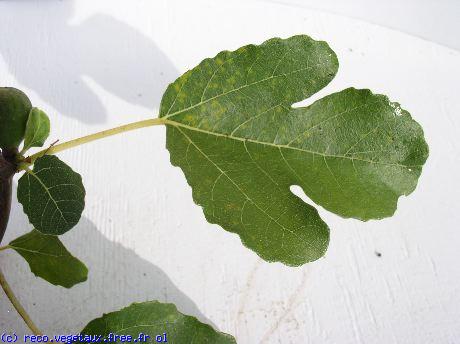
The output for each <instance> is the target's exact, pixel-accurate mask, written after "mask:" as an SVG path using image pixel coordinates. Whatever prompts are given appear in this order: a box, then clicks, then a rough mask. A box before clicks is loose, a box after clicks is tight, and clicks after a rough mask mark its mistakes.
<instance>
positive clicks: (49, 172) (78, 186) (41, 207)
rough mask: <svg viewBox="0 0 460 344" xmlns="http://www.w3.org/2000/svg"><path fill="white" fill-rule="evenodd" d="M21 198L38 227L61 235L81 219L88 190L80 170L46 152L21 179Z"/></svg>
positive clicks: (45, 231) (19, 184)
mask: <svg viewBox="0 0 460 344" xmlns="http://www.w3.org/2000/svg"><path fill="white" fill-rule="evenodd" d="M18 200H19V202H21V203H22V205H23V208H24V212H25V213H26V214H27V216H28V217H29V221H30V223H32V225H33V226H34V227H35V229H37V230H38V231H40V232H42V233H43V234H52V235H60V234H63V233H65V232H67V231H68V230H70V229H71V228H72V227H74V226H75V225H76V224H77V223H78V221H79V220H80V217H81V213H82V212H83V209H84V207H85V189H84V187H83V183H82V180H81V176H80V175H79V174H78V173H76V172H74V171H73V170H72V169H71V168H70V167H69V166H68V165H66V164H65V163H64V162H62V161H61V160H59V159H58V158H57V157H55V156H51V155H45V156H43V157H41V158H39V159H37V160H36V161H35V165H34V169H33V171H28V172H27V173H25V174H24V175H23V176H22V177H21V178H20V179H19V183H18Z"/></svg>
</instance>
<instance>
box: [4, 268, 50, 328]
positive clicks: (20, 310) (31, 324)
mask: <svg viewBox="0 0 460 344" xmlns="http://www.w3.org/2000/svg"><path fill="white" fill-rule="evenodd" d="M0 285H1V286H2V288H3V291H4V292H5V294H6V296H7V297H8V299H9V300H10V301H11V304H12V305H13V306H14V308H15V309H16V310H17V311H18V313H19V315H20V316H21V318H22V319H23V320H24V322H25V323H26V325H27V327H29V329H30V330H31V331H32V333H33V334H35V335H37V336H42V335H43V334H42V332H41V331H40V330H39V329H38V327H37V326H36V325H35V324H34V322H33V321H32V319H31V318H30V316H29V314H27V312H26V310H25V309H24V307H22V305H21V304H20V303H19V301H18V299H17V298H16V296H14V294H13V291H12V290H11V288H10V286H9V284H8V282H7V281H6V279H5V276H4V275H3V272H2V270H1V269H0Z"/></svg>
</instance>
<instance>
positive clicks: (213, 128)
mask: <svg viewBox="0 0 460 344" xmlns="http://www.w3.org/2000/svg"><path fill="white" fill-rule="evenodd" d="M273 44H275V45H273ZM280 46H284V48H285V53H284V54H282V56H284V57H285V56H289V54H290V52H293V54H294V55H293V56H294V57H292V58H291V59H289V58H278V59H274V61H272V62H270V59H273V56H279V47H280ZM249 47H251V48H250V49H249V48H247V47H243V48H240V49H238V50H237V51H235V52H222V53H220V54H218V55H217V56H216V57H215V58H214V59H206V60H204V61H203V62H202V63H201V64H200V65H198V66H197V67H195V68H194V69H192V70H191V71H189V72H187V73H185V74H184V75H183V76H182V77H180V78H179V79H177V80H176V81H175V82H174V83H172V84H171V85H170V86H169V87H168V90H167V91H166V93H165V95H164V98H163V100H162V106H161V109H160V117H162V118H163V119H164V120H165V123H166V124H167V148H168V150H169V151H170V156H171V163H172V164H173V165H174V166H178V167H180V168H181V169H182V170H183V171H184V174H185V176H186V178H187V181H188V183H189V184H190V185H191V187H192V191H193V199H194V201H195V202H196V203H197V204H199V205H201V206H202V207H203V211H204V214H205V216H206V219H207V220H208V221H209V222H211V223H217V224H219V225H221V226H222V227H223V228H224V229H226V230H227V231H230V232H233V233H237V234H238V235H239V236H240V237H241V239H242V241H243V243H244V244H245V245H246V246H248V247H249V248H251V249H252V250H254V251H255V252H256V253H257V254H258V255H259V256H261V257H262V258H264V259H265V260H267V261H280V262H282V263H284V264H287V265H294V266H297V265H301V264H304V263H306V262H309V261H313V260H315V259H318V258H319V257H321V256H322V255H324V252H325V251H326V249H327V246H328V242H329V229H328V227H327V225H326V224H325V223H324V222H323V221H322V220H321V218H320V217H319V215H318V213H317V211H316V209H314V208H313V207H312V206H310V205H308V204H305V203H304V202H302V201H300V200H299V199H298V198H297V197H296V196H294V195H293V194H292V193H291V192H290V190H289V187H290V186H291V185H300V186H301V187H302V189H303V190H304V191H305V193H306V194H307V195H308V196H309V197H310V198H311V199H312V200H313V201H315V202H316V203H317V204H320V205H322V206H323V207H325V208H326V209H328V210H330V211H333V212H335V213H336V214H339V215H340V216H343V217H354V218H358V219H362V220H368V219H372V218H383V217H386V216H390V215H392V214H393V212H394V210H395V209H396V204H397V200H398V198H399V196H400V195H403V194H404V195H407V194H409V193H410V192H412V191H413V190H414V188H415V186H416V184H417V179H418V176H419V175H420V171H421V166H422V165H423V164H424V162H425V160H426V158H427V156H428V148H427V145H426V142H425V141H424V138H423V131H422V130H421V127H420V126H419V125H418V124H417V123H416V122H415V121H413V120H412V118H411V117H410V115H409V114H408V113H407V112H406V111H404V110H402V109H401V108H400V107H399V104H396V103H391V102H389V100H388V98H386V97H384V96H381V95H374V94H372V92H370V91H369V90H356V89H346V90H343V91H341V92H337V93H335V94H332V95H329V96H327V97H324V98H323V99H321V100H319V101H316V102H315V103H314V104H312V105H310V106H308V107H304V108H292V104H293V103H294V102H297V101H300V100H303V99H304V98H305V97H308V96H310V95H312V94H314V93H315V92H317V91H318V90H320V89H321V88H322V87H324V86H325V85H326V84H327V83H329V81H330V80H331V79H332V77H333V76H334V75H335V72H336V70H337V67H338V63H337V62H336V58H335V54H334V53H333V52H332V50H330V48H329V47H328V46H327V44H325V43H324V42H316V41H313V40H311V38H309V37H304V36H294V37H291V38H289V39H286V40H280V39H274V40H269V41H267V42H265V43H263V44H262V45H260V46H249ZM318 47H320V48H318ZM273 49H275V51H276V53H273ZM277 49H278V50H277ZM248 51H249V53H248ZM277 54H278V55H277ZM246 55H247V58H243V59H242V58H241V56H246ZM312 55H314V57H312ZM312 60H313V61H323V62H324V61H326V62H328V64H324V63H323V64H315V63H313V64H310V62H307V63H306V64H305V63H304V67H305V66H314V68H318V69H319V70H316V71H315V70H314V69H307V68H306V67H305V68H299V66H300V65H299V63H301V62H299V61H312ZM228 61H230V62H228ZM257 61H264V63H263V64H260V66H258V67H257V68H258V76H255V75H253V74H255V73H254V69H252V68H253V66H254V65H258V64H259V62H257ZM209 66H213V67H212V68H211V67H209ZM326 66H327V67H326ZM273 67H275V68H273ZM209 70H211V71H212V72H210V71H209ZM303 70H308V73H307V74H302V71H303ZM278 71H282V73H281V74H279V75H280V77H279V78H278V79H274V78H273V77H271V76H273V75H275V74H277V72H278ZM298 71H300V72H298ZM251 73H252V74H251ZM295 73H300V74H299V75H295V76H294V77H293V75H294V74H295ZM249 74H251V75H249ZM216 75H217V76H216ZM233 75H236V77H234V78H232V76H233ZM206 78H207V79H206ZM291 78H293V79H291ZM247 80H255V81H254V82H252V83H248V81H247ZM243 88H244V90H245V91H244V92H241V90H242V89H243ZM347 121H349V122H350V123H351V125H347ZM397 125H399V127H397ZM374 126H376V128H377V129H376V128H374ZM392 126H393V127H392ZM323 127H324V128H323ZM391 128H393V129H391ZM403 129H404V130H403ZM392 130H393V132H392ZM385 140H386V141H385ZM387 141H388V142H387ZM398 145H399V146H398ZM382 147H383V148H386V149H388V151H389V153H388V154H385V153H383V152H382V153H381V154H380V155H377V156H375V155H369V152H367V153H366V152H365V151H360V150H362V149H364V148H366V149H368V150H373V151H375V150H377V149H381V150H383V149H382ZM366 154H367V155H366ZM349 155H351V157H350V156H349ZM411 155H412V158H409V157H410V156H411ZM407 159H409V160H410V159H412V160H413V161H415V162H412V163H411V162H410V161H409V160H407ZM377 160H378V161H377ZM406 160H407V161H406ZM369 166H372V168H370V167H369ZM402 168H404V169H405V170H404V171H402V170H401V169H402ZM382 195H383V198H382ZM380 198H382V199H380ZM248 204H249V206H248Z"/></svg>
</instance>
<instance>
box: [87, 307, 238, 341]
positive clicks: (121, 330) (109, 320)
mask: <svg viewBox="0 0 460 344" xmlns="http://www.w3.org/2000/svg"><path fill="white" fill-rule="evenodd" d="M81 333H82V334H83V335H88V336H97V335H101V336H102V338H108V335H109V334H111V333H112V334H117V335H125V336H128V335H129V336H132V339H136V340H138V342H142V341H143V340H139V334H141V333H142V334H146V335H148V336H150V339H149V340H148V341H147V342H149V343H156V342H158V341H156V340H155V338H156V336H161V337H163V335H164V334H165V335H166V340H167V342H168V343H176V344H183V343H200V344H206V343H209V344H231V343H236V341H235V339H234V338H233V337H231V336H230V335H228V334H225V333H221V332H216V331H215V330H214V329H213V328H212V327H211V326H209V325H206V324H203V323H201V322H199V321H198V320H197V319H196V318H195V317H192V316H187V315H184V314H182V313H180V312H179V311H178V310H177V308H176V306H174V305H173V304H168V303H160V302H158V301H149V302H144V303H134V304H132V305H131V306H129V307H126V308H123V309H122V310H120V311H117V312H112V313H108V314H105V315H104V316H102V317H101V318H98V319H95V320H93V321H91V322H90V323H89V324H88V325H87V326H86V327H85V328H84V330H83V331H82V332H81ZM144 338H145V337H144ZM143 342H145V341H143Z"/></svg>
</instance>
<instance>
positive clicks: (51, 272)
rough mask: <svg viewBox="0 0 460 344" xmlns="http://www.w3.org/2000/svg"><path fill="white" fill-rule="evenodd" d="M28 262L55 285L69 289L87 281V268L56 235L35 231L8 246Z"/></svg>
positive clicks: (38, 273)
mask: <svg viewBox="0 0 460 344" xmlns="http://www.w3.org/2000/svg"><path fill="white" fill-rule="evenodd" d="M8 246H9V247H11V248H12V249H14V250H15V251H16V252H17V253H19V254H20V255H21V256H22V257H23V258H24V259H25V260H26V261H27V263H29V266H30V270H31V271H32V272H33V273H34V274H35V275H36V276H38V277H41V278H43V279H44V280H46V281H48V282H49V283H51V284H54V285H60V286H63V287H66V288H70V287H72V286H74V285H75V284H77V283H81V282H84V281H86V279H87V277H88V269H87V268H86V266H85V265H84V264H83V263H82V262H81V261H79V260H78V259H77V258H75V257H73V256H72V255H71V254H70V253H69V251H67V250H66V248H65V247H64V245H63V244H62V242H61V241H60V240H59V239H58V237H57V236H54V235H45V234H42V233H40V232H39V231H36V230H33V231H31V232H30V233H27V234H25V235H23V236H21V237H19V238H17V239H16V240H13V241H12V242H10V243H9V245H8Z"/></svg>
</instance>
